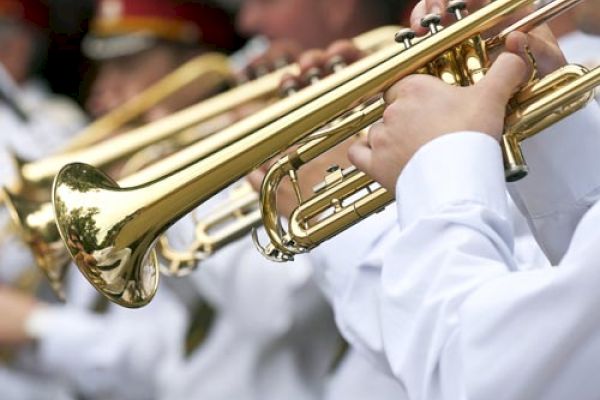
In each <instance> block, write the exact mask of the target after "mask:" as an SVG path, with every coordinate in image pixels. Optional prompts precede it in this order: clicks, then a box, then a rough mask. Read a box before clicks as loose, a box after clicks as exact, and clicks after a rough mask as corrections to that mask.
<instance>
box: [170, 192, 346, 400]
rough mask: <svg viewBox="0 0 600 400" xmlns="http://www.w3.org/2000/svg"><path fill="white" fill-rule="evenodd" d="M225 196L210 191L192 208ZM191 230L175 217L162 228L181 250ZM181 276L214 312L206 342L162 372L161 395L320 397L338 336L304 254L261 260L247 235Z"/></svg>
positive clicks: (173, 398)
mask: <svg viewBox="0 0 600 400" xmlns="http://www.w3.org/2000/svg"><path fill="white" fill-rule="evenodd" d="M226 192H227V191H226ZM224 198H225V197H224V194H221V195H218V196H216V197H215V198H213V199H211V201H209V202H208V203H205V204H204V205H203V206H201V207H200V208H199V210H198V213H199V214H200V215H202V213H203V212H207V210H210V209H212V207H213V206H215V205H217V204H219V202H220V201H222V200H223V199H224ZM194 227H195V224H194V223H193V222H192V219H191V218H185V219H184V220H182V221H180V223H178V224H177V225H176V226H175V227H174V228H172V229H171V230H170V232H169V236H170V238H171V239H172V243H173V245H174V246H175V247H177V248H181V247H184V246H185V243H186V242H189V241H190V239H191V238H192V235H193V230H194ZM184 279H191V280H192V281H193V282H194V284H195V286H196V289H197V293H198V295H199V297H200V298H202V299H204V301H206V302H207V303H209V304H210V305H211V306H212V308H213V309H214V310H215V312H216V314H215V315H216V316H215V319H214V321H213V324H212V327H211V328H210V331H209V333H208V337H207V338H206V339H205V341H204V342H203V343H201V344H200V346H199V347H198V348H197V349H196V350H195V351H194V352H193V353H192V354H191V356H190V357H188V358H183V357H181V359H180V361H179V363H178V364H176V365H174V368H173V369H172V370H171V371H170V373H168V374H167V375H165V376H164V382H163V383H164V385H163V389H162V393H161V396H160V398H161V399H164V400H183V399H193V398H198V399H200V398H202V399H207V400H229V399H239V400H271V399H272V400H279V399H283V398H289V399H295V400H296V399H298V400H303V399H320V398H321V396H322V395H323V391H324V386H325V382H326V378H327V373H328V371H329V368H330V367H331V365H332V364H333V361H334V358H335V355H336V349H337V347H338V334H337V331H336V329H335V324H334V322H333V317H332V315H331V310H330V308H329V307H328V305H327V303H326V301H325V299H324V298H323V296H322V295H321V293H320V292H319V290H318V288H317V286H316V285H315V284H314V282H313V281H312V269H311V265H310V263H309V260H308V259H307V258H305V257H300V258H299V259H298V260H297V261H295V262H293V263H286V264H277V263H273V262H270V261H267V260H266V259H265V258H264V257H263V256H262V255H260V254H259V253H258V251H257V250H256V249H255V247H254V245H253V243H252V240H251V239H250V237H246V238H244V239H241V240H239V241H237V242H235V243H233V244H230V245H229V246H227V247H225V248H223V249H221V250H220V251H218V252H217V253H216V254H215V255H213V256H212V257H210V258H209V259H208V260H206V261H205V262H203V263H201V264H200V267H199V269H198V270H197V271H195V272H194V273H193V274H192V275H191V276H190V277H188V278H184Z"/></svg>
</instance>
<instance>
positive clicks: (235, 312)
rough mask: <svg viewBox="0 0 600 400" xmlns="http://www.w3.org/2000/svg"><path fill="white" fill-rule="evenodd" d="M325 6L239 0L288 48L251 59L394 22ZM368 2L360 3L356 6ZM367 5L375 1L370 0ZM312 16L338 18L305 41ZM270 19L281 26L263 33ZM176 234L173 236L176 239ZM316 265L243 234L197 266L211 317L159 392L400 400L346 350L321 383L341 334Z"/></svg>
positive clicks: (247, 17)
mask: <svg viewBox="0 0 600 400" xmlns="http://www.w3.org/2000/svg"><path fill="white" fill-rule="evenodd" d="M317 3H318V4H317ZM342 3H343V4H342ZM382 3H383V2H382ZM332 4H333V3H332ZM332 4H327V5H326V4H325V3H323V4H321V2H314V4H312V2H309V3H307V2H306V1H301V2H298V1H294V0H292V1H289V0H283V1H282V0H278V1H274V2H265V1H254V0H250V1H244V2H243V3H242V9H241V11H240V14H239V19H238V21H239V25H240V27H242V30H243V31H244V32H246V33H250V34H263V35H265V36H267V37H268V39H269V40H270V41H271V43H273V44H275V43H280V42H281V41H282V40H286V41H288V44H287V45H286V46H289V47H284V48H278V49H276V50H273V49H272V51H271V52H267V56H266V57H262V58H261V59H260V60H259V61H258V62H256V63H253V64H251V65H253V66H255V67H256V66H260V64H261V63H263V64H265V65H266V68H267V69H271V67H272V64H274V61H277V60H276V59H274V58H276V57H277V54H284V55H288V56H289V55H292V56H293V55H294V54H297V51H295V49H298V48H300V49H302V48H305V47H307V48H310V47H311V46H322V47H323V46H327V45H328V44H329V43H331V42H333V41H335V40H336V39H341V38H349V37H353V36H355V35H357V34H358V33H360V32H363V31H366V30H369V29H372V28H375V27H377V26H380V25H384V24H387V23H394V22H396V20H395V18H389V16H388V15H386V16H385V17H381V14H377V13H375V14H376V16H377V18H374V19H373V20H369V19H367V18H364V15H363V16H362V17H361V18H358V17H357V14H355V11H356V8H354V10H352V7H350V6H354V7H357V6H358V3H357V2H354V1H348V2H345V1H344V2H337V3H336V4H337V5H338V7H340V8H341V9H346V7H345V6H348V8H349V10H348V11H347V12H343V13H339V14H338V15H335V14H332V13H329V12H326V10H328V7H330V6H332ZM312 5H315V6H318V7H316V8H314V7H312ZM366 5H367V3H366V2H365V3H364V4H363V3H360V6H361V7H363V6H366ZM369 5H371V6H374V5H373V3H372V2H369ZM274 12H279V13H280V14H278V15H279V16H274V15H273V13H274ZM312 18H317V19H319V20H323V19H329V18H332V19H336V18H337V19H339V21H336V22H335V23H333V22H332V24H331V25H330V26H331V27H334V26H335V27H336V30H335V31H333V32H321V34H320V35H319V37H318V41H314V40H313V41H309V40H308V39H307V36H311V35H313V32H309V29H306V28H305V29H301V30H294V29H293V28H294V26H305V27H306V26H308V24H310V23H312V21H313V19H312ZM275 24H277V25H279V29H280V30H275V29H273V30H271V28H272V26H273V25H275ZM313 39H314V38H313ZM289 42H292V44H291V45H290V44H289ZM321 172H322V171H321ZM225 196H226V195H225V194H224V195H222V196H220V198H221V199H219V198H215V199H213V200H212V201H211V202H209V204H205V205H203V206H202V207H200V209H199V210H198V213H199V214H202V212H203V211H205V212H206V210H208V209H210V207H211V206H212V205H214V204H215V203H217V204H218V202H219V201H220V200H221V201H222V199H223V198H224V197H225ZM193 227H194V224H193V223H192V221H191V220H190V219H186V220H184V221H182V223H180V224H179V225H178V227H176V228H175V229H172V230H171V232H170V233H169V236H170V237H171V239H172V244H173V245H176V246H178V247H185V242H186V241H187V242H189V240H190V238H191V237H192V236H193ZM186 231H187V232H186ZM177 237H180V238H181V240H179V244H177V243H176V241H177ZM314 264H315V260H313V259H312V258H311V257H300V258H298V259H297V260H296V261H295V262H294V263H293V264H292V265H276V264H272V263H270V262H268V261H265V260H264V259H263V258H262V256H260V255H258V254H257V253H256V250H255V248H254V246H253V244H252V242H251V240H250V238H245V239H242V240H240V241H239V242H237V243H235V244H233V245H230V246H229V247H227V248H225V249H223V250H220V251H219V253H217V254H216V255H215V256H213V257H211V258H209V259H208V260H207V261H205V262H204V263H201V264H200V268H199V271H197V272H195V273H194V274H193V275H192V276H191V279H193V280H194V282H195V283H196V284H197V286H198V288H199V289H200V290H199V293H200V295H201V296H202V297H203V298H204V299H205V301H207V302H208V303H209V304H210V305H211V306H212V307H213V308H214V309H215V319H214V321H213V324H212V327H211V328H210V331H209V333H208V337H207V338H206V339H205V341H204V343H202V344H200V346H199V347H198V349H197V350H196V351H195V352H193V353H192V354H191V355H190V356H189V358H188V359H187V360H185V359H184V360H182V364H181V370H180V371H177V370H174V371H173V374H172V375H170V376H172V377H173V378H172V380H171V381H170V382H169V383H170V386H167V388H166V389H165V392H166V393H168V394H167V395H165V396H164V397H165V398H167V399H176V398H183V397H189V398H191V397H198V398H200V397H205V398H211V399H221V398H223V399H225V398H245V399H271V398H272V399H275V398H277V399H279V398H281V397H284V396H285V397H291V398H294V399H316V398H324V397H325V398H331V399H337V398H341V397H344V396H347V397H345V398H348V397H350V398H362V397H363V396H364V395H365V393H368V394H369V395H370V396H372V398H382V399H383V398H390V399H391V398H396V399H397V398H402V397H398V393H399V391H398V390H399V388H398V385H397V384H396V383H395V382H393V381H392V380H391V379H390V378H389V377H387V376H385V375H383V374H382V373H381V372H379V371H376V370H375V369H374V368H373V367H372V366H371V365H370V364H367V363H365V361H364V360H363V359H362V358H361V357H359V356H358V355H356V354H355V353H353V352H351V353H350V354H348V355H347V356H346V357H347V358H344V359H343V360H342V361H341V363H340V364H339V366H338V367H337V369H336V371H335V373H334V374H333V375H332V379H331V380H329V379H328V372H329V370H330V369H331V367H332V364H333V362H334V358H335V355H336V353H337V349H338V347H339V340H338V337H337V333H336V331H335V329H334V325H333V321H332V319H331V315H330V311H329V308H328V307H327V304H326V302H325V300H324V299H323V298H322V296H321V295H320V294H319V292H318V290H317V287H316V285H315V284H314V282H313V281H312V270H313V268H314V267H316V266H315V265H314ZM188 279H190V278H188ZM361 373H362V375H361V377H360V379H359V378H357V374H361ZM233 376H235V378H233ZM400 393H401V392H400ZM373 396H374V397H373Z"/></svg>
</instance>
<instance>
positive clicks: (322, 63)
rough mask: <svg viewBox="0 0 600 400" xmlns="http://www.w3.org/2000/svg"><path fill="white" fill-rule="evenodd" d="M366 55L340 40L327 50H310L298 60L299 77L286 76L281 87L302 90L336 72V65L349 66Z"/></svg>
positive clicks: (349, 41)
mask: <svg viewBox="0 0 600 400" xmlns="http://www.w3.org/2000/svg"><path fill="white" fill-rule="evenodd" d="M363 56H364V53H363V52H362V51H361V50H360V49H359V48H357V47H356V46H355V45H354V43H352V41H351V40H338V41H336V42H334V43H333V44H332V45H330V46H329V47H328V48H327V49H326V50H315V49H313V50H308V51H306V52H304V53H302V55H301V56H300V57H299V58H298V65H299V66H300V74H299V75H291V74H290V75H286V76H284V78H283V79H282V83H281V87H282V88H283V89H284V90H285V88H287V87H293V88H295V89H302V88H304V87H306V86H309V85H310V84H311V81H312V80H313V79H314V78H317V79H322V78H324V77H326V76H328V75H330V74H332V73H333V72H334V70H333V68H334V67H335V65H340V64H343V65H349V64H352V63H354V62H356V61H357V60H359V59H361V58H362V57H363Z"/></svg>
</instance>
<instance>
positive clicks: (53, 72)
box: [38, 0, 244, 104]
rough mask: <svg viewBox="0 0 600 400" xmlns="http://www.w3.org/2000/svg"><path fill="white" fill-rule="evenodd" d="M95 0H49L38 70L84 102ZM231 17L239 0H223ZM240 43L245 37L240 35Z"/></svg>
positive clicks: (89, 73) (89, 74)
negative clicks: (84, 48)
mask: <svg viewBox="0 0 600 400" xmlns="http://www.w3.org/2000/svg"><path fill="white" fill-rule="evenodd" d="M94 4H95V1H94V0H48V5H49V6H50V28H49V39H50V40H49V49H48V50H49V51H48V56H47V58H46V60H43V62H42V63H41V65H40V66H39V70H38V74H39V75H40V76H41V77H42V78H44V79H45V80H46V81H47V82H48V84H49V85H50V88H51V89H52V90H53V91H54V92H56V93H59V94H63V95H66V96H68V97H71V98H72V99H73V100H75V101H76V102H77V103H79V104H83V102H84V101H85V98H86V96H87V93H88V86H89V82H90V81H92V80H93V77H94V70H93V67H92V64H91V63H90V62H89V61H88V60H87V59H86V58H85V57H84V56H83V55H82V53H81V41H82V39H83V38H84V36H85V34H86V33H87V31H88V28H89V21H90V19H91V17H92V15H93V12H94ZM218 4H219V5H221V6H223V7H224V8H226V9H227V10H228V11H229V12H230V14H231V18H232V19H233V16H234V14H235V11H236V9H237V7H238V0H221V1H218ZM238 42H239V43H238V46H237V47H241V46H242V45H243V42H244V41H243V39H241V38H238Z"/></svg>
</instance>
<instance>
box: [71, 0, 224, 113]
mask: <svg viewBox="0 0 600 400" xmlns="http://www.w3.org/2000/svg"><path fill="white" fill-rule="evenodd" d="M231 24H232V21H231V18H230V17H229V15H228V14H226V13H225V12H224V11H223V10H222V9H220V8H218V7H217V6H216V5H214V4H212V3H211V2H207V1H204V2H199V3H194V2H189V1H187V2H186V1H184V2H178V1H173V0H170V1H166V0H149V1H140V0H99V1H98V5H97V12H96V14H95V16H94V18H93V20H92V21H91V24H90V32H89V34H88V35H87V36H86V37H85V38H84V41H83V44H82V50H83V52H84V54H85V55H86V56H87V57H88V58H89V59H91V60H93V61H94V62H95V69H96V74H95V77H94V80H93V82H92V84H91V88H90V93H89V96H88V99H87V101H86V109H87V110H88V112H89V113H90V114H91V115H92V116H93V117H94V118H98V117H100V116H102V115H104V114H106V113H108V112H109V111H111V110H113V109H115V108H116V107H118V106H120V105H121V104H123V103H125V101H127V100H129V99H130V98H132V97H133V96H134V95H135V94H137V93H140V92H141V91H142V90H144V89H146V88H147V87H149V86H150V85H151V84H153V83H155V82H156V81H158V80H159V79H160V78H162V77H164V76H165V75H167V74H168V73H169V72H172V71H173V70H175V69H176V68H177V67H179V66H180V65H182V64H183V63H185V62H186V61H189V60H190V59H192V58H193V57H195V56H199V55H201V54H203V53H206V52H209V51H220V52H229V51H231V50H232V49H233V47H234V46H235V35H234V31H233V29H232V25H231ZM190 86H191V87H190V88H188V89H186V90H182V91H179V92H178V93H177V95H176V96H170V97H169V98H167V99H165V100H164V101H162V102H161V103H160V104H158V105H157V106H155V107H153V108H151V109H150V110H149V111H148V112H147V113H146V115H144V116H143V118H142V121H141V122H149V121H152V120H155V119H158V118H160V117H161V116H164V115H168V114H170V113H172V112H174V111H176V110H178V109H181V108H184V107H186V106H189V105H191V104H193V103H194V102H196V101H199V100H201V99H202V98H203V97H206V96H208V95H210V94H211V93H203V92H198V90H199V88H198V87H195V86H194V85H190Z"/></svg>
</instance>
